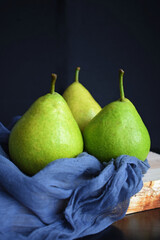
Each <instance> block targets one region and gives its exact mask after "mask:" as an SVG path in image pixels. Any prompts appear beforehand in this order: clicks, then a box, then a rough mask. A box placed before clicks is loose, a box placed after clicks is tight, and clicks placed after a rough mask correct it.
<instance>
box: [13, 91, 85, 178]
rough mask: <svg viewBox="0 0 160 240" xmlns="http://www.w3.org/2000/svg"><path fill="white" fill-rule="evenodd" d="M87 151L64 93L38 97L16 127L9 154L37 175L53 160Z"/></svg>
mask: <svg viewBox="0 0 160 240" xmlns="http://www.w3.org/2000/svg"><path fill="white" fill-rule="evenodd" d="M82 151H83V139H82V134H81V131H80V129H79V127H78V125H77V123H76V121H75V119H74V118H73V116H72V113H71V111H70V109H69V107H68V105H67V103H66V101H65V100H64V99H63V97H62V96H61V95H59V94H58V93H56V92H55V93H53V94H51V93H48V94H46V95H45V96H42V97H40V98H39V99H37V100H36V101H35V102H34V103H33V104H32V105H31V107H30V108H29V109H28V111H27V112H26V113H25V114H24V115H23V116H22V117H21V119H20V120H19V121H18V122H17V123H16V125H15V126H14V127H13V129H12V131H11V134H10V138H9V153H10V156H11V159H12V160H13V161H14V162H15V164H16V165H17V166H18V167H19V168H20V169H21V170H22V171H24V172H25V173H27V174H30V175H33V174H35V173H36V172H38V171H39V170H41V169H42V168H44V167H45V166H46V165H47V164H48V163H49V162H52V161H54V160H56V159H59V158H71V157H75V156H77V155H78V154H79V153H81V152H82Z"/></svg>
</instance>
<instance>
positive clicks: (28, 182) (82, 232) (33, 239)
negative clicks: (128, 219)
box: [0, 118, 149, 240]
mask: <svg viewBox="0 0 160 240" xmlns="http://www.w3.org/2000/svg"><path fill="white" fill-rule="evenodd" d="M16 120H17V118H15V119H14V123H15V122H16ZM12 126H13V124H11V125H10V128H11V127H12ZM9 134H10V130H9V129H7V128H5V127H4V126H3V125H2V124H1V123H0V144H1V147H0V239H3V240H5V239H6V240H11V239H16V240H26V239H30V240H42V239H46V240H53V239H54V240H56V239H76V238H80V237H83V236H86V235H90V234H95V233H97V232H100V231H102V230H104V229H105V228H107V227H108V226H109V225H111V224H112V223H113V222H115V221H117V220H119V219H121V218H123V217H124V216H125V213H126V211H127V208H128V205H129V201H130V198H131V196H132V195H134V194H136V193H137V192H138V191H140V189H141V188H142V185H143V182H142V176H143V174H144V173H146V171H147V170H148V168H149V164H148V161H147V160H145V161H144V162H142V161H140V160H138V159H137V158H135V157H130V156H126V155H123V156H119V157H118V158H117V159H112V160H111V161H110V162H109V163H103V164H102V163H101V162H100V161H98V160H97V159H96V158H95V157H93V156H91V155H89V154H87V153H86V152H83V153H82V154H80V155H79V156H78V157H76V158H70V159H58V160H56V161H53V162H51V163H50V164H48V165H47V166H46V167H45V168H44V169H42V170H41V171H40V172H38V173H37V174H35V175H34V176H32V177H29V176H27V175H25V174H23V173H22V172H21V171H20V170H19V169H18V168H17V167H16V166H15V165H14V164H13V162H12V161H11V160H10V159H9V156H8V137H9Z"/></svg>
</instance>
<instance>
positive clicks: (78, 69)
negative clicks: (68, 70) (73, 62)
mask: <svg viewBox="0 0 160 240" xmlns="http://www.w3.org/2000/svg"><path fill="white" fill-rule="evenodd" d="M79 71H80V67H77V68H76V74H75V82H79Z"/></svg>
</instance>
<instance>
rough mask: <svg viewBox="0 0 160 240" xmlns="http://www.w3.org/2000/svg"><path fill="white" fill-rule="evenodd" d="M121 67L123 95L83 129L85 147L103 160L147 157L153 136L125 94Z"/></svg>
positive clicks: (121, 91)
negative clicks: (122, 156) (125, 156)
mask: <svg viewBox="0 0 160 240" xmlns="http://www.w3.org/2000/svg"><path fill="white" fill-rule="evenodd" d="M123 75H124V71H123V70H120V99H118V100H117V101H114V102H112V103H110V104H108V105H106V106H105V107H104V108H103V109H102V111H101V112H100V113H98V114H97V115H96V116H95V118H93V119H92V120H91V122H90V123H89V124H88V125H87V126H86V128H85V129H84V131H83V137H84V144H85V149H86V151H87V152H88V153H90V154H92V155H94V156H95V157H97V158H98V159H99V160H101V161H109V160H110V159H112V158H116V157H118V156H120V155H123V154H124V155H130V156H134V157H137V158H138V159H140V160H142V161H144V160H145V159H146V157H147V155H148V153H149V150H150V144H151V142H150V136H149V133H148V130H147V128H146V127H145V125H144V123H143V121H142V119H141V117H140V115H139V114H138V112H137V110H136V108H135V107H134V105H133V104H132V103H131V102H130V101H129V100H128V99H127V98H125V96H124V89H123Z"/></svg>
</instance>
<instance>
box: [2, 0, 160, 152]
mask: <svg viewBox="0 0 160 240" xmlns="http://www.w3.org/2000/svg"><path fill="white" fill-rule="evenodd" d="M0 3H1V4H0V110H1V111H0V121H1V122H2V123H3V124H5V125H8V124H9V122H10V120H11V119H12V117H13V116H15V115H22V114H23V113H24V112H25V111H26V110H27V109H28V108H29V106H30V105H31V104H32V103H33V101H35V100H36V99H37V98H38V97H39V96H41V95H44V94H46V93H47V92H48V91H49V89H50V79H51V73H52V72H55V73H57V75H58V79H57V84H56V91H58V92H59V93H63V91H64V89H65V88H66V87H67V86H68V85H69V84H70V83H72V82H73V81H74V74H75V68H76V67H77V66H80V67H81V72H80V81H81V83H82V84H83V85H84V86H85V87H86V88H87V89H88V90H89V91H90V92H91V93H92V95H93V96H94V98H95V99H96V100H97V102H98V103H99V104H100V105H101V106H102V107H104V106H105V105H106V104H108V103H109V102H111V101H114V100H117V99H118V98H119V82H118V70H119V68H123V69H124V71H125V75H124V86H125V95H126V97H127V98H129V99H130V100H131V101H132V102H133V104H134V105H135V106H136V108H137V110H138V111H139V113H140V115H141V117H142V119H143V121H144V123H145V124H146V126H147V128H148V130H149V133H150V136H151V141H152V150H155V151H157V152H158V151H160V130H159V117H160V106H159V92H160V88H159V87H160V77H159V74H160V73H159V71H160V33H159V31H160V28H159V27H160V14H159V12H160V8H159V3H158V1H156V0H154V1H143V0H135V1H133V0H131V1H128V0H121V1H120V0H119V1H118V0H52V1H49V0H43V1H42V0H37V1H35V0H32V1H30V0H28V1H26V0H23V1H22V0H19V1H8V0H1V1H0Z"/></svg>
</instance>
